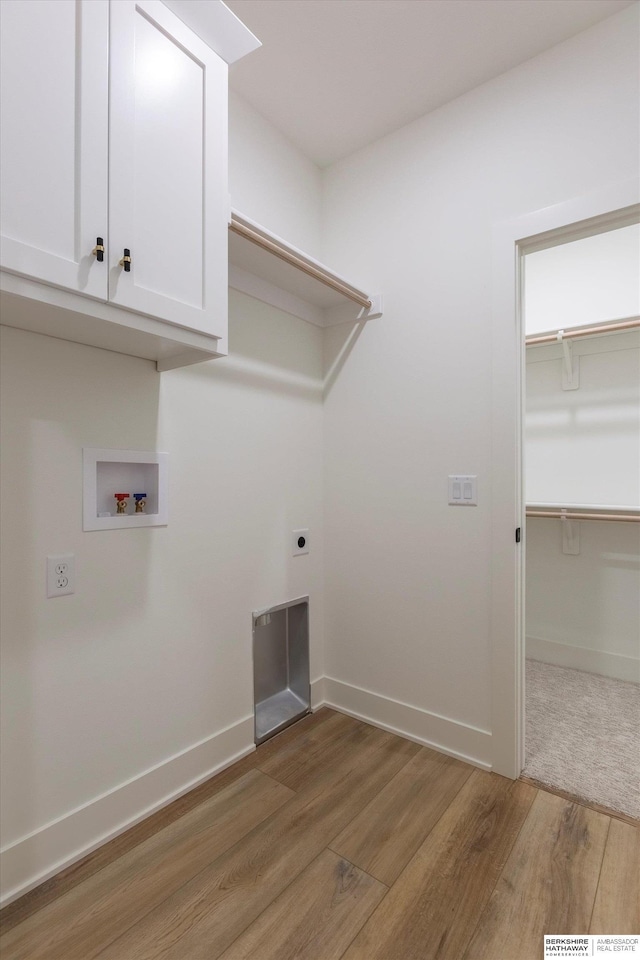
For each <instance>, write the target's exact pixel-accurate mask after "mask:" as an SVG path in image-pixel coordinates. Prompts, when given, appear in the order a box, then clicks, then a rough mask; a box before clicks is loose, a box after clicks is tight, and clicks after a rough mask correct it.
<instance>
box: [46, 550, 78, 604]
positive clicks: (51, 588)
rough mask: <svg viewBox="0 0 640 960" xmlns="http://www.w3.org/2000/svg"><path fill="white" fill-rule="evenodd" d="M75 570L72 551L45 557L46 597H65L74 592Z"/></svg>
mask: <svg viewBox="0 0 640 960" xmlns="http://www.w3.org/2000/svg"><path fill="white" fill-rule="evenodd" d="M75 589H76V570H75V557H74V555H73V554H72V553H59V554H56V555H55V556H51V557H47V597H66V596H67V595H68V594H70V593H75Z"/></svg>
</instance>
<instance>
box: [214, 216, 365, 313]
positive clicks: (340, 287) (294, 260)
mask: <svg viewBox="0 0 640 960" xmlns="http://www.w3.org/2000/svg"><path fill="white" fill-rule="evenodd" d="M229 230H232V231H233V232H234V233H237V234H238V236H240V237H245V238H246V239H247V240H250V241H251V243H255V244H256V245H257V246H258V247H262V248H263V249H264V250H268V251H269V253H272V254H273V255H274V256H275V257H279V258H280V260H284V262H285V263H289V264H290V265H291V266H292V267H295V268H296V269H297V270H301V271H302V272H303V273H306V274H307V275H308V276H310V277H313V278H314V280H318V281H319V282H320V283H324V285H325V286H327V287H331V289H332V290H336V291H337V292H338V293H341V294H342V296H343V297H347V299H348V300H352V301H353V302H354V303H357V304H359V305H360V306H361V307H365V309H367V310H370V309H371V307H372V302H371V300H369V298H368V297H367V296H365V294H363V293H359V292H358V291H357V290H355V289H352V288H351V287H348V286H346V284H344V283H341V282H340V280H337V279H336V278H335V277H333V276H331V274H330V273H325V272H324V271H323V270H321V269H319V268H318V267H314V266H313V265H312V264H310V263H307V262H306V261H305V260H303V259H302V258H301V257H298V256H296V254H295V253H292V252H291V251H290V250H287V248H286V247H283V246H281V245H280V244H279V243H276V242H275V241H274V240H269V239H268V237H263V236H262V234H260V233H258V232H257V231H256V230H252V229H251V227H248V226H247V225H246V224H244V223H240V222H239V221H238V220H233V219H232V220H231V222H230V223H229Z"/></svg>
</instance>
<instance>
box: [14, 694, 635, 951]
mask: <svg viewBox="0 0 640 960" xmlns="http://www.w3.org/2000/svg"><path fill="white" fill-rule="evenodd" d="M639 862H640V829H639V827H638V826H637V825H634V824H631V823H625V822H622V821H620V820H617V819H613V818H611V817H609V816H607V815H605V814H603V813H601V812H598V811H596V810H592V809H589V808H587V807H585V806H582V805H580V804H577V803H572V802H571V801H569V800H566V799H563V798H562V797H558V796H554V795H552V794H550V793H546V792H544V791H542V790H538V789H537V788H536V787H534V786H532V785H531V784H528V783H523V782H521V781H516V782H513V781H511V780H506V779H504V778H503V777H499V776H497V775H495V774H490V773H485V772H483V771H481V770H477V769H475V768H473V767H471V766H468V765H466V764H464V763H461V762H459V761H457V760H453V759H451V758H449V757H445V756H442V755H440V754H437V753H434V752H433V751H431V750H429V749H427V748H425V747H420V746H419V745H417V744H415V743H412V742H410V741H408V740H403V739H401V738H400V737H396V736H393V735H392V734H389V733H385V732H383V731H381V730H378V729H376V728H375V727H372V726H369V725H366V724H364V723H361V722H359V721H357V720H353V719H351V718H349V717H345V716H343V715H341V714H338V713H335V712H333V711H331V710H327V709H324V710H321V711H319V712H318V713H316V714H314V715H313V716H310V717H307V718H305V719H304V720H303V721H301V722H300V723H298V724H296V725H295V726H294V727H290V728H289V729H288V730H286V731H285V732H284V733H282V734H280V736H278V737H276V738H274V739H273V740H270V741H269V742H267V743H266V744H263V745H262V746H261V747H259V748H258V749H257V751H256V752H255V753H254V754H251V755H250V756H249V757H247V758H245V759H244V760H242V761H240V762H239V763H237V764H235V765H234V766H233V767H230V768H229V769H228V770H225V771H224V772H223V773H221V774H220V775H219V776H217V777H215V778H213V779H212V780H210V781H208V782H207V783H206V784H203V785H202V786H201V787H199V788H198V789H197V790H194V791H192V793H190V794H188V795H187V796H186V797H182V798H181V799H180V800H177V801H176V802H175V803H173V804H171V806H169V807H167V808H166V809H165V810H162V811H160V812H159V813H158V814H155V815H154V816H153V817H151V818H149V819H148V820H146V821H145V822H144V823H142V824H139V825H138V826H137V827H134V828H133V829H132V830H130V831H128V833H126V834H124V835H123V836H121V837H118V838H116V839H115V840H114V841H112V842H111V843H109V844H107V845H106V846H105V847H102V848H101V849H100V850H99V851H97V852H96V853H95V854H91V855H90V856H89V857H87V858H85V860H84V861H81V862H80V863H79V864H76V865H74V866H73V867H71V868H69V869H68V870H67V871H65V872H64V873H62V874H59V875H58V876H57V877H56V878H54V879H53V880H51V881H49V882H48V883H46V884H44V885H43V886H42V887H39V888H38V889H37V890H35V891H33V892H32V893H30V894H27V896H25V897H23V898H22V899H21V900H20V901H17V902H16V903H14V904H11V905H10V906H9V907H7V908H6V909H5V910H4V911H3V917H2V929H3V935H2V938H1V939H0V957H2V960H27V958H28V960H92V958H96V960H151V958H162V960H216V958H222V960H248V958H254V960H339V958H344V960H430V958H449V960H481V958H484V960H537V958H539V957H540V956H541V955H542V937H543V934H545V933H554V934H564V933H577V934H579V933H595V934H607V933H609V934H611V933H615V934H637V933H639V932H640V915H639V914H640V907H639V904H640V889H639V879H638V863H639Z"/></svg>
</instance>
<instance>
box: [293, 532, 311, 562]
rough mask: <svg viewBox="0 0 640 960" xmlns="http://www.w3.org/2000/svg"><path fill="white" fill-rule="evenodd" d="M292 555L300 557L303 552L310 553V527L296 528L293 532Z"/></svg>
mask: <svg viewBox="0 0 640 960" xmlns="http://www.w3.org/2000/svg"><path fill="white" fill-rule="evenodd" d="M291 536H292V541H291V547H292V555H293V556H294V557H299V556H301V555H302V554H303V553H309V528H308V527H307V528H305V529H304V530H294V531H293V533H292V534H291Z"/></svg>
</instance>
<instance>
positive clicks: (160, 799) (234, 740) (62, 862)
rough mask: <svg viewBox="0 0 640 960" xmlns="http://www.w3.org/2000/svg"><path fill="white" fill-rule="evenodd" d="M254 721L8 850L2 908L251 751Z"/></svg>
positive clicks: (195, 748)
mask: <svg viewBox="0 0 640 960" xmlns="http://www.w3.org/2000/svg"><path fill="white" fill-rule="evenodd" d="M253 738H254V730H253V716H250V717H247V718H246V719H244V720H241V721H240V722H239V723H236V724H234V725H233V726H231V727H227V728H226V729H225V730H221V731H219V732H218V733H216V734H213V736H211V737H208V738H207V739H206V740H202V741H201V742H200V743H196V744H194V745H193V746H192V747H189V748H188V749H186V750H183V751H181V752H180V753H178V754H175V756H173V757H170V758H169V759H168V760H165V761H163V762H162V763H159V764H157V765H156V766H154V767H151V769H149V770H146V771H145V772H144V773H141V774H140V775H139V776H137V777H134V778H133V779H132V780H128V781H127V782H125V783H122V784H119V785H118V786H117V787H114V788H113V789H112V790H109V791H108V792H107V793H105V794H103V795H102V796H100V797H96V798H95V799H94V800H91V801H90V802H89V803H86V804H83V805H82V806H81V807H78V808H77V809H75V810H72V811H70V813H68V814H66V815H65V816H63V817H60V818H59V819H58V820H54V821H53V822H51V823H48V824H46V825H45V826H43V827H40V828H39V829H38V830H35V831H34V832H33V833H31V834H29V835H28V836H26V837H22V838H21V839H19V840H16V841H15V842H14V843H11V844H9V845H7V846H6V847H5V848H4V849H3V850H2V851H0V856H1V858H2V870H1V873H2V894H1V896H0V905H1V906H6V904H8V903H11V901H12V900H16V899H17V898H18V897H20V896H22V895H23V894H25V893H27V892H28V891H29V890H31V889H33V887H36V886H38V885H39V884H41V883H43V882H44V881H45V880H48V879H49V877H52V876H53V875H54V874H56V873H59V872H60V871H61V870H64V869H65V867H68V866H70V865H71V864H72V863H75V862H76V861H78V860H80V859H82V857H84V856H86V855H87V854H88V853H91V852H92V851H93V850H95V849H96V848H97V847H100V846H102V844H104V843H107V841H109V840H111V839H113V837H117V836H118V835H119V834H121V833H124V831H125V830H128V829H129V828H130V827H133V826H134V825H135V824H136V823H139V822H140V821H141V820H144V819H145V817H148V816H150V815H151V814H152V813H155V812H156V810H160V809H161V808H162V807H165V806H167V804H169V803H171V802H172V801H173V800H176V799H177V798H178V797H180V796H182V795H183V794H184V793H188V792H189V790H193V789H194V787H197V786H198V784H200V783H203V782H204V781H205V780H208V779H209V777H212V776H213V775H214V774H216V773H218V772H220V771H221V770H223V769H224V768H225V767H228V766H230V765H231V764H232V763H235V762H236V761H237V760H240V759H241V758H242V757H244V756H246V755H247V754H249V753H251V752H252V751H253V750H255V744H254V742H253Z"/></svg>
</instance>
